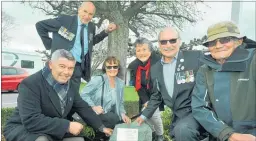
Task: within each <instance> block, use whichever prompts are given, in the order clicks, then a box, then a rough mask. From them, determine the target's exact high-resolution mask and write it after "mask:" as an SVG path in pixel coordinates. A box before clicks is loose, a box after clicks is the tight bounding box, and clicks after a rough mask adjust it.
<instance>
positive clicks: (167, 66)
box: [161, 55, 177, 97]
mask: <svg viewBox="0 0 256 141" xmlns="http://www.w3.org/2000/svg"><path fill="white" fill-rule="evenodd" d="M176 62H177V55H176V56H175V57H173V59H172V61H171V62H168V63H165V62H164V60H163V58H162V59H161V64H162V65H163V76H164V84H165V87H166V89H167V92H168V94H169V96H170V97H172V95H173V87H174V74H175V68H176Z"/></svg>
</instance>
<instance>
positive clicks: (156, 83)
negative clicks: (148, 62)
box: [142, 51, 202, 123]
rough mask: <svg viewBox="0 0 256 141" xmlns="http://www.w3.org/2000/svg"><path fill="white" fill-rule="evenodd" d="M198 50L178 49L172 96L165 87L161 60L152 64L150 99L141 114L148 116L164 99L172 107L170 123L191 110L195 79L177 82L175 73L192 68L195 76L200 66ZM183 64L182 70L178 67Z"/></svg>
mask: <svg viewBox="0 0 256 141" xmlns="http://www.w3.org/2000/svg"><path fill="white" fill-rule="evenodd" d="M201 55H202V54H201V52H200V51H180V52H179V54H178V58H177V63H176V68H175V74H174V76H173V77H174V81H175V82H174V87H173V94H172V97H170V96H169V94H168V92H167V89H166V87H165V83H164V79H168V78H164V76H163V65H162V64H161V61H158V62H157V63H156V64H155V65H153V66H152V68H151V72H150V76H151V81H152V82H153V88H152V92H153V94H152V95H151V98H150V101H149V103H148V106H147V108H146V109H145V110H144V111H143V113H142V115H144V116H146V117H147V118H150V117H151V116H152V115H153V113H154V111H155V109H156V108H157V107H158V106H159V104H160V103H161V102H162V100H163V101H164V104H165V105H167V106H168V107H170V108H171V109H172V112H173V120H172V123H174V122H175V121H176V119H177V118H183V117H185V116H187V115H188V114H190V113H192V111H191V93H192V90H193V87H194V85H195V81H193V82H186V83H181V84H178V83H177V79H176V75H177V73H180V72H185V71H189V70H193V75H194V78H195V75H196V72H197V70H198V68H199V67H200V66H201V63H200V62H199V57H200V56H201ZM182 66H184V70H181V69H178V67H182Z"/></svg>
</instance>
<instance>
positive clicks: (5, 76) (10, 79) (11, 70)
mask: <svg viewBox="0 0 256 141" xmlns="http://www.w3.org/2000/svg"><path fill="white" fill-rule="evenodd" d="M28 76H29V73H28V72H27V71H26V70H24V69H21V68H15V67H7V66H2V89H1V91H9V92H13V91H15V90H17V89H18V86H19V84H20V82H21V81H22V80H23V79H24V78H26V77H28Z"/></svg>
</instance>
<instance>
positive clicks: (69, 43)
mask: <svg viewBox="0 0 256 141" xmlns="http://www.w3.org/2000/svg"><path fill="white" fill-rule="evenodd" d="M95 11H96V8H95V6H94V5H93V3H92V2H83V3H82V4H81V6H80V7H79V8H78V15H74V16H68V15H63V16H59V17H58V18H54V19H47V20H43V21H39V22H37V23H36V29H37V32H38V34H39V36H40V37H41V39H42V41H43V44H44V46H45V48H46V49H47V50H51V52H54V51H55V50H57V49H65V50H68V51H70V52H71V53H72V54H73V56H74V57H75V59H76V67H75V71H74V74H73V76H72V81H74V83H75V84H76V86H77V89H79V86H80V82H81V78H83V79H84V80H86V81H89V80H90V78H91V60H92V59H91V57H92V47H93V45H95V44H97V43H99V42H100V41H102V40H103V39H104V38H105V37H107V36H108V33H110V32H112V31H113V30H115V29H116V25H115V24H113V23H111V24H109V26H108V28H107V29H105V30H104V31H102V32H101V33H99V34H98V35H95V25H94V24H93V23H92V22H90V21H91V19H92V18H93V16H94V14H95ZM49 32H52V38H50V37H49V34H48V33H49Z"/></svg>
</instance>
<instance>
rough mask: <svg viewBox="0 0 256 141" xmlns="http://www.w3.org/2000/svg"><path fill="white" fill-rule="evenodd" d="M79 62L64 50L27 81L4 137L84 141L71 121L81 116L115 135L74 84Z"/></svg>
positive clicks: (18, 140)
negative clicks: (83, 98)
mask: <svg viewBox="0 0 256 141" xmlns="http://www.w3.org/2000/svg"><path fill="white" fill-rule="evenodd" d="M74 67H75V58H74V57H73V55H72V54H71V53H70V52H69V51H66V50H64V49H59V50H56V51H55V52H54V53H53V54H52V57H51V60H50V61H49V63H47V65H46V66H45V67H44V68H43V69H42V70H41V71H38V72H37V73H35V74H33V75H31V76H29V77H28V78H26V79H24V80H23V81H22V82H21V84H20V85H19V89H18V90H19V96H18V100H17V104H18V105H17V107H16V109H15V111H14V114H13V115H12V116H11V117H10V119H8V121H7V123H6V126H5V129H4V136H5V138H6V140H8V141H59V140H63V141H84V139H83V138H82V137H78V135H79V134H80V132H81V131H82V129H83V125H82V124H81V123H79V122H74V121H70V117H71V116H72V114H73V111H74V112H77V113H78V114H79V115H80V117H82V119H83V120H84V121H85V122H86V123H87V124H89V125H91V126H92V127H93V128H94V129H96V130H98V131H101V132H104V133H105V134H107V135H111V134H112V129H109V128H105V126H104V125H103V124H102V122H101V120H100V119H99V117H98V116H97V115H96V114H95V112H94V111H93V110H92V108H91V107H90V106H89V105H88V104H87V103H86V102H85V101H84V100H82V98H81V97H80V95H79V93H78V90H77V89H74V84H73V83H72V82H71V81H70V78H71V76H72V74H73V71H74Z"/></svg>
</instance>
